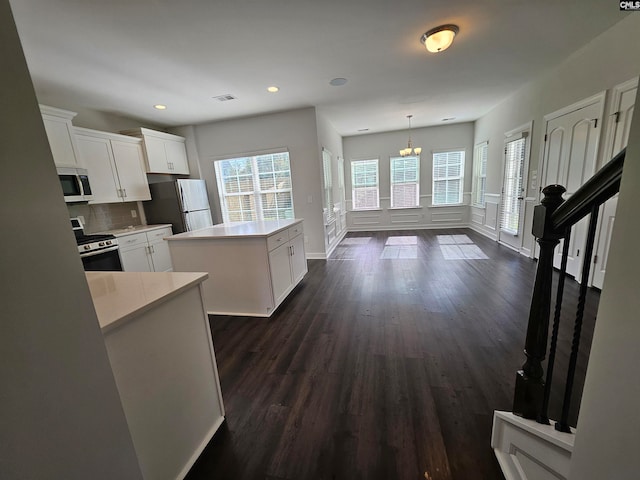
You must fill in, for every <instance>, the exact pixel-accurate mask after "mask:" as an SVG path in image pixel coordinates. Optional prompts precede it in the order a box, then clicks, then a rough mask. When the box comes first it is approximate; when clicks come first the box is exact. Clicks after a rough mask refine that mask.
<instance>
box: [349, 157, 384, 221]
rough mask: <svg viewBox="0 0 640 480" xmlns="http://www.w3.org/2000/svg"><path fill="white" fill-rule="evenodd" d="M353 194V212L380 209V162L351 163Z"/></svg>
mask: <svg viewBox="0 0 640 480" xmlns="http://www.w3.org/2000/svg"><path fill="white" fill-rule="evenodd" d="M351 192H352V201H353V206H352V208H353V210H373V209H376V208H380V192H379V188H378V160H356V161H353V162H351Z"/></svg>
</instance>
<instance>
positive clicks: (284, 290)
mask: <svg viewBox="0 0 640 480" xmlns="http://www.w3.org/2000/svg"><path fill="white" fill-rule="evenodd" d="M290 252H291V248H290V245H289V244H288V243H285V244H284V245H280V246H279V247H277V248H276V249H274V250H271V251H270V252H269V269H270V271H271V286H272V288H273V299H274V301H275V304H276V305H278V304H279V303H280V302H281V301H282V300H284V297H286V296H287V294H288V293H289V287H291V264H290V261H289V257H290V255H291V253H290Z"/></svg>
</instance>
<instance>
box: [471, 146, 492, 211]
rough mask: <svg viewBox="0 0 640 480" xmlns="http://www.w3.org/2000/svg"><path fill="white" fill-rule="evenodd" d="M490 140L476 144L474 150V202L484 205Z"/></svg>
mask: <svg viewBox="0 0 640 480" xmlns="http://www.w3.org/2000/svg"><path fill="white" fill-rule="evenodd" d="M488 151H489V142H484V143H480V144H478V145H476V148H475V150H474V152H473V188H472V190H473V204H474V205H480V206H483V207H484V194H485V192H486V188H487V156H488Z"/></svg>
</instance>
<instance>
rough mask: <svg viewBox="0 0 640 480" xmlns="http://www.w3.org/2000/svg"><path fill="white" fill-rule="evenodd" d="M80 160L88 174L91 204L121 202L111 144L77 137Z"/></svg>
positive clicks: (98, 139)
mask: <svg viewBox="0 0 640 480" xmlns="http://www.w3.org/2000/svg"><path fill="white" fill-rule="evenodd" d="M76 142H77V144H78V150H79V153H80V158H82V160H83V162H84V164H85V167H86V169H87V170H88V172H89V181H90V182H91V192H92V193H93V200H91V203H111V202H121V201H122V198H121V197H120V192H119V188H120V184H119V181H118V173H117V171H116V168H115V162H114V161H113V153H112V150H111V143H110V142H109V140H108V139H106V138H99V137H93V136H86V135H77V136H76Z"/></svg>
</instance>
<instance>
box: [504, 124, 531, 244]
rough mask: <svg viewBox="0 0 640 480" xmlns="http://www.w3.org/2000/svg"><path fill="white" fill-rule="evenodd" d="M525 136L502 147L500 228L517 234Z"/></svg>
mask: <svg viewBox="0 0 640 480" xmlns="http://www.w3.org/2000/svg"><path fill="white" fill-rule="evenodd" d="M525 146H526V136H523V137H521V138H518V139H517V140H512V141H510V142H507V144H506V145H505V148H504V156H505V163H504V184H503V194H502V212H501V214H500V230H502V231H504V232H507V233H510V234H512V235H517V234H518V227H519V225H520V200H521V199H522V193H523V191H524V190H523V188H522V187H523V185H522V175H523V173H524V172H523V170H524V158H525Z"/></svg>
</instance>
